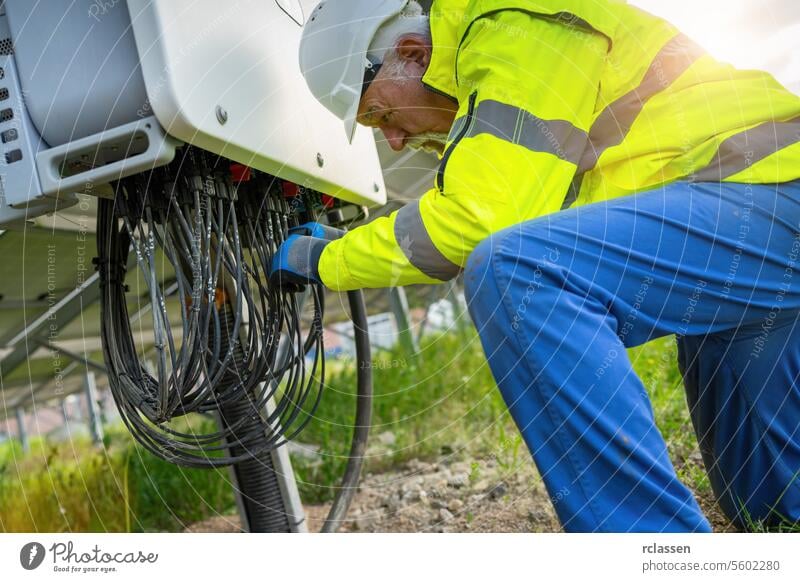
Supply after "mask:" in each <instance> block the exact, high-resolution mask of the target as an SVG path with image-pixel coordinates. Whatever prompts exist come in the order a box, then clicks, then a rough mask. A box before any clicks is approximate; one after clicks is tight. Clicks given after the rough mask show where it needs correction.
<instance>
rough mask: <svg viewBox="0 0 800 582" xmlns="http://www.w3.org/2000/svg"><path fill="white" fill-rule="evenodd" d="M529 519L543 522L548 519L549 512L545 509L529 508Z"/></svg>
mask: <svg viewBox="0 0 800 582" xmlns="http://www.w3.org/2000/svg"><path fill="white" fill-rule="evenodd" d="M528 519H529V520H530V521H532V522H534V523H543V522H546V521H548V516H547V512H546V511H545V510H544V509H538V508H534V509H529V510H528Z"/></svg>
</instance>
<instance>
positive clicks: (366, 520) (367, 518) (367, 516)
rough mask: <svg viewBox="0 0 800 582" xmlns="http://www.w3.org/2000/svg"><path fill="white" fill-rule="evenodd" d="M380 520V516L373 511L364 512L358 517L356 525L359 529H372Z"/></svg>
mask: <svg viewBox="0 0 800 582" xmlns="http://www.w3.org/2000/svg"><path fill="white" fill-rule="evenodd" d="M377 521H378V516H377V515H376V514H375V513H374V512H372V513H362V514H361V515H359V516H357V517H356V521H355V526H356V529H357V530H358V531H370V530H371V529H372V528H373V527H374V526H375V523H376V522H377Z"/></svg>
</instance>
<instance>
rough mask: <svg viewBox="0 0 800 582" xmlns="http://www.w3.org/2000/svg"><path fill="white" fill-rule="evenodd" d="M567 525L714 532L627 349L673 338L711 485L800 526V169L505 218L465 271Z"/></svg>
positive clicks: (749, 507) (487, 342)
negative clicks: (772, 180) (512, 221)
mask: <svg viewBox="0 0 800 582" xmlns="http://www.w3.org/2000/svg"><path fill="white" fill-rule="evenodd" d="M465 286H466V294H467V300H468V304H469V309H470V314H471V316H472V319H473V321H474V322H475V324H476V327H477V329H478V331H479V334H480V338H481V342H482V345H483V348H484V351H485V353H486V355H487V358H488V361H489V364H490V366H491V369H492V372H493V375H494V377H495V379H496V381H497V384H498V386H499V388H500V391H501V392H502V395H503V398H504V399H505V402H506V404H507V405H508V407H509V409H510V411H511V414H512V416H513V418H514V421H515V422H516V424H517V426H518V427H519V429H520V431H521V433H522V436H523V438H524V440H525V442H526V444H527V446H528V448H529V449H530V451H531V453H532V455H533V458H534V460H535V462H536V465H537V467H538V469H539V472H540V473H541V475H542V478H543V480H544V483H545V485H546V487H547V489H548V492H549V494H550V496H551V499H552V500H553V503H554V504H555V509H556V512H557V514H558V517H559V519H560V521H561V523H562V526H563V527H564V529H565V530H566V531H571V532H594V531H613V532H633V531H638V532H707V531H710V525H709V522H708V520H707V519H706V517H705V516H704V515H703V512H702V511H701V509H700V507H699V506H698V503H697V501H696V500H695V497H694V496H693V494H692V492H691V491H690V490H689V489H688V488H687V487H686V486H685V485H684V484H683V483H682V482H681V481H680V479H679V478H678V477H677V475H676V472H675V468H674V467H673V464H672V462H671V461H670V458H669V456H668V454H667V447H666V445H665V442H664V439H663V437H662V435H661V433H660V432H659V430H658V428H657V427H656V424H655V420H654V413H653V408H652V405H651V402H650V400H649V397H648V394H647V392H646V390H645V387H644V385H643V384H642V382H641V380H640V379H639V378H638V377H637V375H636V374H635V373H634V371H633V368H632V366H631V361H630V359H629V356H628V354H627V352H626V349H625V348H629V347H632V346H638V345H640V344H643V343H645V342H647V341H650V340H652V339H655V338H658V337H662V336H666V335H670V334H674V335H675V336H676V338H677V342H678V365H679V369H680V371H681V373H682V376H683V381H684V387H685V389H686V400H687V403H688V406H689V411H690V414H691V419H692V423H693V427H694V431H695V433H696V435H697V438H698V441H699V444H700V451H701V454H702V458H703V462H704V464H705V467H706V470H707V471H708V475H709V479H710V482H711V486H712V489H713V491H714V494H715V496H716V498H717V500H718V501H719V504H720V506H721V508H722V509H723V511H724V512H725V513H726V514H727V516H728V517H729V518H730V519H731V520H732V521H733V522H734V523H736V524H738V525H739V526H744V525H745V524H746V523H747V522H748V521H750V520H752V521H762V522H763V523H765V524H766V525H775V524H777V523H779V522H781V521H790V522H800V476H799V473H800V379H799V378H798V375H800V324H798V316H800V182H792V183H787V184H770V185H746V184H725V183H723V184H719V183H689V182H678V183H673V184H671V185H668V186H665V187H661V188H658V189H654V190H650V191H646V192H642V193H638V194H634V195H630V196H625V197H621V198H617V199H614V200H610V201H605V202H600V203H595V204H589V205H585V206H581V207H577V208H573V209H569V210H566V211H563V212H559V213H555V214H552V215H549V216H546V217H542V218H539V219H535V220H531V221H528V222H523V223H521V224H518V225H516V226H514V227H511V228H508V229H505V230H503V231H500V232H498V233H496V234H495V235H493V236H491V237H490V238H488V239H487V240H485V241H484V242H482V243H481V244H480V245H479V246H478V247H477V248H476V249H475V250H474V251H473V253H472V254H471V256H470V258H469V261H468V263H467V267H466V270H465Z"/></svg>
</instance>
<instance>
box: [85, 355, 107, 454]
mask: <svg viewBox="0 0 800 582" xmlns="http://www.w3.org/2000/svg"><path fill="white" fill-rule="evenodd" d="M83 388H84V391H85V393H86V410H88V411H89V419H88V420H89V431H90V432H91V434H92V442H93V443H94V444H96V445H97V444H100V443H101V442H103V424H102V423H101V422H100V407H99V406H98V404H97V384H96V382H95V378H94V372H92V371H91V370H89V371H87V372H86V373H85V374H84V376H83Z"/></svg>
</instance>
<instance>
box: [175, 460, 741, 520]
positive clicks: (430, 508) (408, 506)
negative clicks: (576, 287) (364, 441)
mask: <svg viewBox="0 0 800 582" xmlns="http://www.w3.org/2000/svg"><path fill="white" fill-rule="evenodd" d="M566 495H569V492H568V491H566V490H565V491H563V492H560V493H557V494H556V495H554V499H553V500H552V502H551V500H550V498H549V497H548V494H547V491H546V489H545V487H544V485H543V483H542V481H541V479H540V477H539V475H538V473H537V472H536V468H535V466H534V465H533V463H532V462H531V463H524V464H523V465H522V466H521V467H517V468H516V469H515V470H513V471H510V470H509V468H508V467H501V466H499V465H498V464H497V462H496V461H495V460H493V459H489V460H478V461H474V462H463V461H458V462H449V460H448V459H447V458H443V459H441V460H439V461H437V462H434V463H426V462H422V461H411V462H409V463H408V464H406V465H405V466H403V467H401V468H400V469H399V470H397V471H393V472H389V473H381V474H374V475H367V476H366V477H365V478H364V479H362V481H361V486H360V488H359V492H358V494H357V495H356V497H355V499H354V501H353V504H352V506H351V508H350V512H349V514H348V519H347V522H346V523H344V524H343V525H342V527H341V531H346V532H558V531H561V527H560V525H559V522H558V519H557V518H556V514H555V510H554V508H553V503H558V502H559V501H560V500H561V499H563V498H564V497H565V496H566ZM698 500H699V502H700V505H701V506H702V508H703V510H704V511H705V512H706V515H707V516H708V517H709V519H710V520H711V523H712V525H713V526H714V530H715V531H733V530H732V528H731V527H730V526H729V524H728V521H727V520H726V519H725V517H724V516H723V515H722V513H721V512H720V511H719V508H718V507H717V505H716V503H715V501H714V499H713V496H712V495H711V494H710V493H707V494H701V495H698ZM327 512H328V506H327V505H312V506H307V507H306V519H307V521H308V527H309V530H310V531H319V529H320V527H321V525H322V522H323V521H324V519H325V517H326V515H327ZM186 531H189V532H223V533H226V532H239V531H241V527H240V522H239V517H238V516H237V515H229V516H218V517H215V518H212V519H209V520H206V521H203V522H200V523H196V524H194V525H192V526H190V527H189V528H187V530H186Z"/></svg>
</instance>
